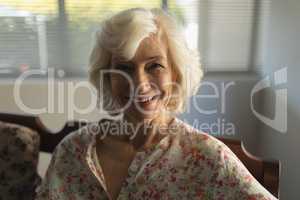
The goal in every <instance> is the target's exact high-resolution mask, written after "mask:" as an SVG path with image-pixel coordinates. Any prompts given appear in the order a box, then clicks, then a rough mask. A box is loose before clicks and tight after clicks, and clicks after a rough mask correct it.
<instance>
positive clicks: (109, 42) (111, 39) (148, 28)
mask: <svg viewBox="0 0 300 200" xmlns="http://www.w3.org/2000/svg"><path fill="white" fill-rule="evenodd" d="M160 29H162V31H163V32H164V34H165V36H166V39H167V44H168V51H169V52H168V55H169V56H170V58H169V59H170V60H171V67H172V68H173V71H174V72H175V73H176V84H177V85H178V86H179V87H177V88H174V90H173V95H172V96H173V97H175V96H176V98H171V100H170V101H169V103H168V109H169V111H172V112H174V113H181V112H183V111H184V110H185V106H186V100H187V98H188V97H190V96H191V95H193V94H194V92H196V91H197V89H198V87H199V84H200V81H201V78H202V76H203V72H202V70H201V68H200V61H199V56H198V52H195V51H192V50H191V49H189V48H188V46H187V43H186V41H185V38H184V36H183V32H182V30H181V27H180V26H179V25H178V24H177V23H176V21H175V19H174V18H173V17H172V16H171V15H170V14H168V13H167V12H165V11H163V10H161V9H144V8H133V9H129V10H125V11H121V12H119V13H117V14H116V15H113V16H111V17H109V18H107V19H106V20H104V21H103V22H102V24H101V28H100V30H99V31H98V32H97V33H96V43H95V46H94V48H93V50H92V53H91V55H90V62H89V67H90V69H89V79H90V82H91V83H92V84H93V85H94V86H95V87H96V89H97V91H98V97H100V96H102V97H103V102H102V103H103V107H104V109H105V110H106V111H111V110H113V109H115V107H116V106H117V105H115V103H114V102H113V101H112V96H111V88H110V82H109V77H108V76H107V77H104V80H100V72H101V70H104V69H109V68H110V66H111V58H112V55H119V56H121V57H123V58H125V59H127V60H130V59H132V58H133V57H134V55H135V52H136V51H137V49H138V46H139V44H140V42H141V41H142V40H143V39H144V38H146V37H149V36H150V34H155V33H157V32H158V31H159V30H160ZM100 81H102V83H103V85H102V88H103V91H102V93H100Z"/></svg>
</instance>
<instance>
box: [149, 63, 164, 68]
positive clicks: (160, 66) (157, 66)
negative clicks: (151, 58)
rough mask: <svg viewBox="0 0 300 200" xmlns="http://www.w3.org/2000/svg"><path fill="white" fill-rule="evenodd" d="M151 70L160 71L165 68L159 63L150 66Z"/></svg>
mask: <svg viewBox="0 0 300 200" xmlns="http://www.w3.org/2000/svg"><path fill="white" fill-rule="evenodd" d="M149 68H150V69H159V68H164V67H163V66H162V65H161V64H158V63H153V64H151V65H150V66H149Z"/></svg>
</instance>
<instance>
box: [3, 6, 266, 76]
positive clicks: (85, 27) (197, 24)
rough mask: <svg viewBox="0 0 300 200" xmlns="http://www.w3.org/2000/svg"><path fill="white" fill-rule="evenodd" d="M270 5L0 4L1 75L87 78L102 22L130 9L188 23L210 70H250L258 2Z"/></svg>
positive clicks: (190, 39) (188, 31)
mask: <svg viewBox="0 0 300 200" xmlns="http://www.w3.org/2000/svg"><path fill="white" fill-rule="evenodd" d="M269 1H270V0H261V1H258V0H130V1H120V0H26V1H23V0H0V27H1V29H0V77H5V76H14V75H15V76H17V75H19V74H20V73H22V72H24V71H26V70H29V69H47V68H49V67H51V68H55V69H62V70H64V71H65V74H66V76H85V75H86V74H87V69H88V68H87V64H88V56H89V53H90V50H91V48H92V43H93V35H94V32H95V30H96V29H97V28H98V23H99V21H101V19H103V17H105V16H107V15H108V14H111V13H115V12H117V11H120V10H123V9H127V8H131V7H148V8H152V7H163V8H164V9H168V10H169V11H170V12H171V13H173V14H174V15H175V16H176V18H177V19H178V20H179V21H180V22H181V23H182V24H183V25H184V28H185V29H184V31H185V35H186V38H187V42H188V45H189V46H190V48H193V49H196V48H199V50H200V53H201V58H202V59H201V60H202V64H203V66H204V68H205V69H206V70H208V71H245V70H249V66H250V65H251V62H252V60H253V58H254V56H253V49H254V47H253V44H254V39H257V38H254V34H255V35H256V36H257V34H256V32H254V31H253V30H254V25H257V22H259V23H258V24H261V23H260V22H261V21H262V20H261V19H257V17H256V14H259V13H257V12H256V10H257V8H258V5H257V4H258V2H263V3H260V5H264V6H263V7H262V8H263V9H260V10H266V7H267V6H266V5H268V3H265V2H269ZM263 13H266V12H265V11H264V12H263ZM259 26H260V25H259ZM255 30H256V29H255ZM255 48H256V49H258V48H257V46H255Z"/></svg>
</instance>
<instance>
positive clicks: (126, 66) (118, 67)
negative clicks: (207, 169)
mask: <svg viewBox="0 0 300 200" xmlns="http://www.w3.org/2000/svg"><path fill="white" fill-rule="evenodd" d="M116 69H117V70H121V71H126V72H127V71H131V70H133V68H132V67H131V66H128V65H123V64H119V65H117V66H116Z"/></svg>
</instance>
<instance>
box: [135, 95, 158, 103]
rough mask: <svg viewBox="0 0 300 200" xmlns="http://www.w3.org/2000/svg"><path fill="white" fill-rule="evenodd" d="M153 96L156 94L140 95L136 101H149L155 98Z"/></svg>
mask: <svg viewBox="0 0 300 200" xmlns="http://www.w3.org/2000/svg"><path fill="white" fill-rule="evenodd" d="M153 97H155V96H151V97H140V98H136V99H135V101H136V102H147V101H150V100H152V99H153Z"/></svg>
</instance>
